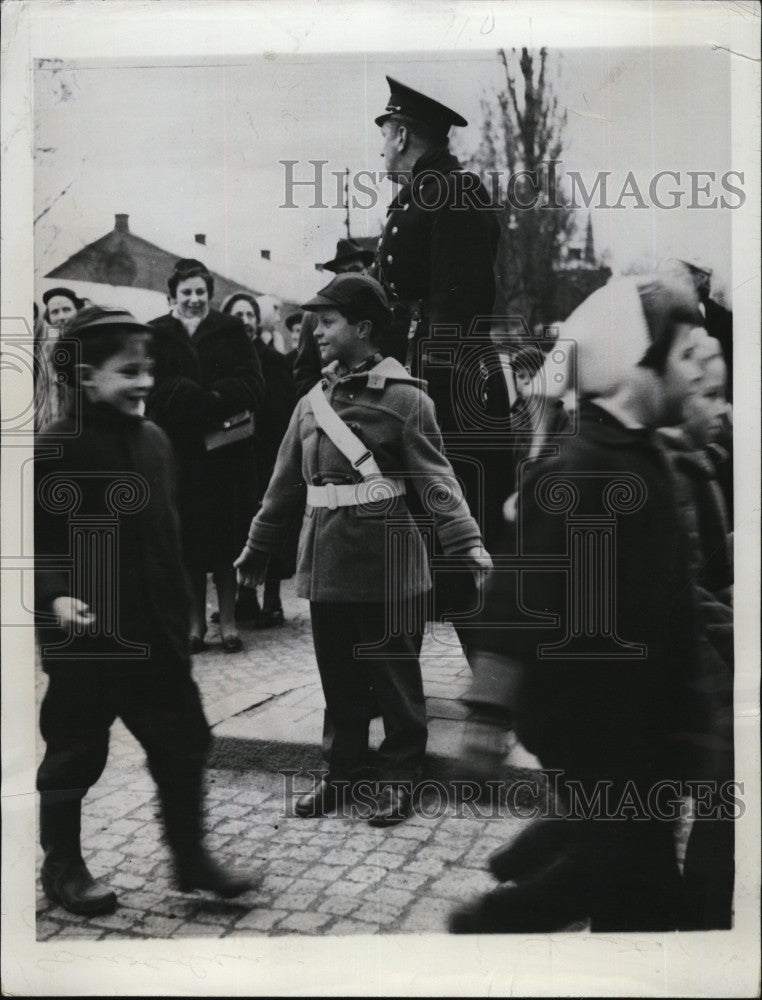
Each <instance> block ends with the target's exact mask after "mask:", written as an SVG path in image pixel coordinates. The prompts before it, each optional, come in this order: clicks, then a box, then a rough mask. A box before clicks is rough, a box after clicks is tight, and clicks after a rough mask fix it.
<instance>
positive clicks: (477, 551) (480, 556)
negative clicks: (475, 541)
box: [465, 545, 492, 590]
mask: <svg viewBox="0 0 762 1000" xmlns="http://www.w3.org/2000/svg"><path fill="white" fill-rule="evenodd" d="M465 556H466V559H468V560H469V562H471V563H472V564H473V567H474V568H473V570H472V572H473V574H474V580H475V582H476V586H477V587H478V588H479V590H481V589H482V587H483V586H484V581H485V580H486V578H487V573H489V571H490V570H491V569H492V560H491V559H490V554H489V552H487V550H486V549H485V548H484V547H483V546H481V545H474V546H473V547H472V548H470V549H469V550H468V551H467V552H466V553H465Z"/></svg>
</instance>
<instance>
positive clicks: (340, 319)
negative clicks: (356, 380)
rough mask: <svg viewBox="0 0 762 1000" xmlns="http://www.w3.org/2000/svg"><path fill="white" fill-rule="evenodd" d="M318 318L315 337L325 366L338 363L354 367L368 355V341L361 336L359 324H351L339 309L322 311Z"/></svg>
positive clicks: (319, 312)
mask: <svg viewBox="0 0 762 1000" xmlns="http://www.w3.org/2000/svg"><path fill="white" fill-rule="evenodd" d="M317 318H318V322H317V327H316V329H315V334H314V336H315V342H316V343H317V345H318V350H319V351H320V358H321V360H322V362H323V364H324V365H329V364H330V363H331V362H332V361H338V362H339V364H342V365H346V366H347V367H352V366H353V365H356V364H359V363H360V361H362V360H363V358H364V357H365V356H366V355H367V354H368V341H367V340H366V339H364V338H363V337H361V336H360V332H359V324H354V323H350V322H349V321H348V320H347V318H346V316H342V314H341V313H340V312H339V310H338V309H320V310H318V313H317Z"/></svg>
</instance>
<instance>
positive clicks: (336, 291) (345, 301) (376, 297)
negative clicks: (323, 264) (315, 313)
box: [302, 274, 391, 316]
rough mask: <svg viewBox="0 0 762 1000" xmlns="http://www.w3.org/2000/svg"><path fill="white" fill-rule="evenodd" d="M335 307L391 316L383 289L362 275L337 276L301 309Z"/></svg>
mask: <svg viewBox="0 0 762 1000" xmlns="http://www.w3.org/2000/svg"><path fill="white" fill-rule="evenodd" d="M337 306H338V307H339V308H340V309H352V310H353V311H356V312H360V313H362V312H364V311H368V312H369V313H373V314H378V313H379V311H381V312H383V313H384V314H387V315H389V316H391V310H390V308H389V303H388V302H387V301H386V295H385V294H384V290H383V288H382V287H381V285H379V283H378V282H377V281H376V279H375V278H368V277H367V276H366V275H364V274H337V275H336V277H335V278H334V279H333V281H332V282H331V283H330V284H328V285H326V286H325V288H321V289H320V291H319V292H318V293H317V295H316V296H315V297H314V298H312V299H310V301H309V302H305V303H303V304H302V309H312V310H316V309H332V308H336V307H337Z"/></svg>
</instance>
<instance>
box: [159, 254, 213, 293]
mask: <svg viewBox="0 0 762 1000" xmlns="http://www.w3.org/2000/svg"><path fill="white" fill-rule="evenodd" d="M188 278H203V279H204V284H205V285H206V290H207V292H208V293H209V298H210V299H211V297H212V296H213V295H214V278H213V277H212V276H211V274H210V273H209V269H208V268H207V267H206V265H205V264H202V263H201V261H200V260H194V259H193V258H192V257H184V258H183V259H182V260H178V262H177V263H176V264H175V269H174V271H173V272H172V274H170V276H169V280H168V281H167V287H168V288H169V294H170V295H171V296H172V298H173V299H174V298H176V297H177V286H178V285H179V284H180V282H181V281H187V280H188Z"/></svg>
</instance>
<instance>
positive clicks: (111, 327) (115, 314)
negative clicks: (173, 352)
mask: <svg viewBox="0 0 762 1000" xmlns="http://www.w3.org/2000/svg"><path fill="white" fill-rule="evenodd" d="M104 332H113V333H151V334H152V333H154V332H155V331H154V330H153V329H152V328H151V327H150V326H146V325H145V324H144V323H139V322H138V321H137V320H136V319H135V317H134V316H133V315H132V313H129V312H127V310H126V309H116V308H111V307H109V306H85V308H84V309H81V310H80V311H79V312H78V313H77V315H76V316H75V317H74V319H73V320H72V321H71V323H69V325H68V326H67V327H66V337H67V339H68V338H76V339H81V338H82V337H84V336H87V335H88V334H91V333H104Z"/></svg>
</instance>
